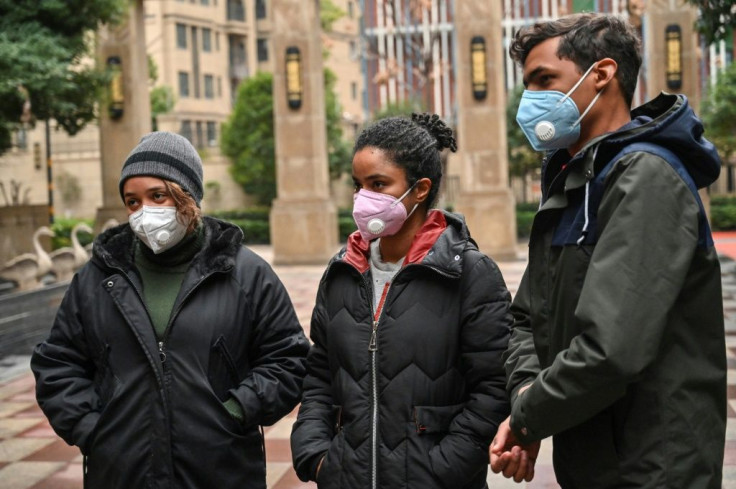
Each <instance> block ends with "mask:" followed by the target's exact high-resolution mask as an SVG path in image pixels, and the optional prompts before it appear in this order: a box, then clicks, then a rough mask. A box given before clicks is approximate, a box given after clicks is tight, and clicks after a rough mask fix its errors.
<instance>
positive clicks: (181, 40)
mask: <svg viewBox="0 0 736 489" xmlns="http://www.w3.org/2000/svg"><path fill="white" fill-rule="evenodd" d="M176 47H177V48H179V49H186V48H187V26H185V25H184V24H176Z"/></svg>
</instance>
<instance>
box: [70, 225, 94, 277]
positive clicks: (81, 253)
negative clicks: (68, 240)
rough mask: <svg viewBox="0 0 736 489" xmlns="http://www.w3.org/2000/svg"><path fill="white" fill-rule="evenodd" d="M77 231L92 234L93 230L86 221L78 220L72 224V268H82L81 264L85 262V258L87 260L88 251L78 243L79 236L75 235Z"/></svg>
mask: <svg viewBox="0 0 736 489" xmlns="http://www.w3.org/2000/svg"><path fill="white" fill-rule="evenodd" d="M79 231H84V232H85V233H88V234H94V231H93V230H92V228H91V227H89V226H88V225H87V224H86V223H83V222H79V223H77V224H75V225H74V227H73V228H72V233H71V234H72V249H73V250H74V270H79V269H80V268H82V265H84V264H85V263H87V260H89V253H88V252H87V250H86V249H85V248H84V246H82V245H81V244H80V243H79V237H78V236H77V233H78V232H79Z"/></svg>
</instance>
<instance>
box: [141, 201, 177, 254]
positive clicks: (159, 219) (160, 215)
mask: <svg viewBox="0 0 736 489" xmlns="http://www.w3.org/2000/svg"><path fill="white" fill-rule="evenodd" d="M128 222H129V223H130V227H131V228H132V229H133V232H134V233H135V234H136V236H138V238H140V240H141V241H143V242H144V243H145V244H146V246H148V247H149V248H151V250H152V251H153V252H154V253H155V254H157V255H158V254H159V253H161V252H163V251H166V250H168V249H169V248H172V247H173V246H176V244H178V243H179V242H180V241H181V240H182V239H183V238H184V236H185V235H186V234H187V226H189V223H182V222H180V220H179V216H178V213H177V212H176V207H167V206H150V205H144V206H143V208H141V209H140V210H138V211H136V212H134V213H133V214H131V215H130V216H129V217H128Z"/></svg>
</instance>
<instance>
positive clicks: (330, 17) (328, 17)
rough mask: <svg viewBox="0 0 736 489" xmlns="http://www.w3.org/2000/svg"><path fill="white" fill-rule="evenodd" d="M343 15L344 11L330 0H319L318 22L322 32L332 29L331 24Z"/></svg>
mask: <svg viewBox="0 0 736 489" xmlns="http://www.w3.org/2000/svg"><path fill="white" fill-rule="evenodd" d="M344 16H345V11H343V10H342V9H341V8H340V7H338V6H337V5H335V3H334V2H333V1H332V0H319V23H320V25H321V27H322V30H323V31H324V32H331V31H332V24H334V23H335V21H336V20H338V19H340V18H342V17H344Z"/></svg>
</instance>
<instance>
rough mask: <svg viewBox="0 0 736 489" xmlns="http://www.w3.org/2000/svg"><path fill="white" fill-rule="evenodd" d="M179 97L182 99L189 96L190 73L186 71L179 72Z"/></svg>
mask: <svg viewBox="0 0 736 489" xmlns="http://www.w3.org/2000/svg"><path fill="white" fill-rule="evenodd" d="M179 96H180V97H182V98H185V97H188V96H189V73H187V72H186V71H180V72H179Z"/></svg>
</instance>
